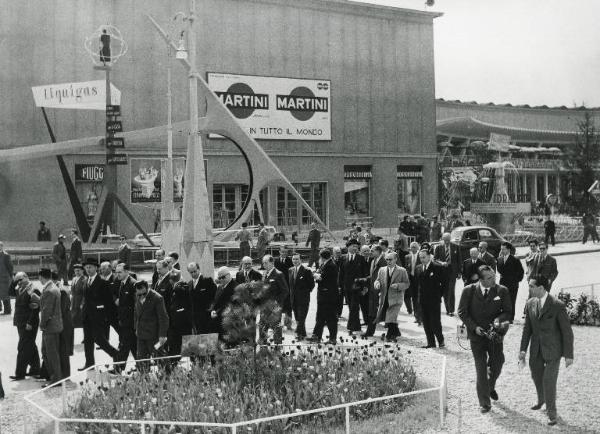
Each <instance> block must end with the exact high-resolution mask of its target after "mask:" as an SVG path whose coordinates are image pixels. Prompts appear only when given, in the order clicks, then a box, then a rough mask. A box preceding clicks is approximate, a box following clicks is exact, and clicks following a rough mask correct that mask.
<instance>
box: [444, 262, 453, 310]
mask: <svg viewBox="0 0 600 434" xmlns="http://www.w3.org/2000/svg"><path fill="white" fill-rule="evenodd" d="M455 287H456V276H455V275H454V274H453V273H451V272H448V278H447V282H446V284H445V285H444V306H445V307H446V313H454V307H455V305H456V302H455V294H454V292H455V291H454V288H455Z"/></svg>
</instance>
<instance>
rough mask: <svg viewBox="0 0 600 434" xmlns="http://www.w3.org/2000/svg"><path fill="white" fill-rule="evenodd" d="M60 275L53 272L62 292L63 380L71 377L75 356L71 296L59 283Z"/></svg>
mask: <svg viewBox="0 0 600 434" xmlns="http://www.w3.org/2000/svg"><path fill="white" fill-rule="evenodd" d="M58 280H59V279H58V273H56V272H54V271H53V272H52V281H53V282H54V284H55V285H56V286H57V287H58V288H59V290H60V313H61V318H62V323H63V329H62V331H61V332H60V335H59V341H58V353H59V356H60V372H61V374H62V375H61V378H68V377H70V376H71V356H72V355H73V346H74V336H75V335H74V330H73V319H72V318H71V296H70V294H69V293H68V292H67V289H66V288H65V287H64V286H62V285H61V284H60V283H58Z"/></svg>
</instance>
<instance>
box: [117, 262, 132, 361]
mask: <svg viewBox="0 0 600 434" xmlns="http://www.w3.org/2000/svg"><path fill="white" fill-rule="evenodd" d="M116 273H117V274H116V276H117V281H116V283H117V284H118V287H119V297H118V298H117V301H116V305H117V312H118V317H119V355H118V356H117V359H116V360H115V361H117V362H125V361H127V358H128V357H129V353H131V355H132V356H133V358H134V359H135V358H136V357H137V337H136V336H135V326H134V324H135V299H136V297H135V283H136V281H135V279H134V278H133V277H131V276H130V274H129V266H128V265H127V264H126V263H120V264H119V265H117V268H116ZM124 366H125V365H118V366H116V367H115V369H116V370H120V369H122V368H123V367H124Z"/></svg>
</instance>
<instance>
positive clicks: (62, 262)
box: [52, 234, 69, 285]
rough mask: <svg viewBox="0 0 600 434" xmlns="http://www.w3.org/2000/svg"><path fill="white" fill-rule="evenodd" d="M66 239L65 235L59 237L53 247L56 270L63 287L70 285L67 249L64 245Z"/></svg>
mask: <svg viewBox="0 0 600 434" xmlns="http://www.w3.org/2000/svg"><path fill="white" fill-rule="evenodd" d="M65 238H66V237H65V236H64V235H63V234H60V235H59V236H58V241H57V242H56V244H54V247H52V260H53V261H54V265H56V270H57V272H58V275H59V278H60V279H61V280H62V283H63V285H68V284H69V281H68V279H67V271H68V270H67V249H66V247H65V244H64V242H65Z"/></svg>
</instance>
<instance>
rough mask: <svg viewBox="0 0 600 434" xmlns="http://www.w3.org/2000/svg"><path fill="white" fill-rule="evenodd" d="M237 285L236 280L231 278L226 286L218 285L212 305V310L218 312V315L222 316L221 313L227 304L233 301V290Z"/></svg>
mask: <svg viewBox="0 0 600 434" xmlns="http://www.w3.org/2000/svg"><path fill="white" fill-rule="evenodd" d="M236 286H237V283H236V281H235V280H233V279H231V280H230V281H229V283H228V284H227V285H226V286H219V287H217V292H216V293H215V299H214V301H213V303H212V305H211V307H210V310H211V311H213V310H214V311H215V312H217V316H218V317H221V314H222V313H223V311H224V310H225V308H226V307H227V305H228V304H229V303H230V302H231V297H233V291H234V289H235V287H236Z"/></svg>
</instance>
